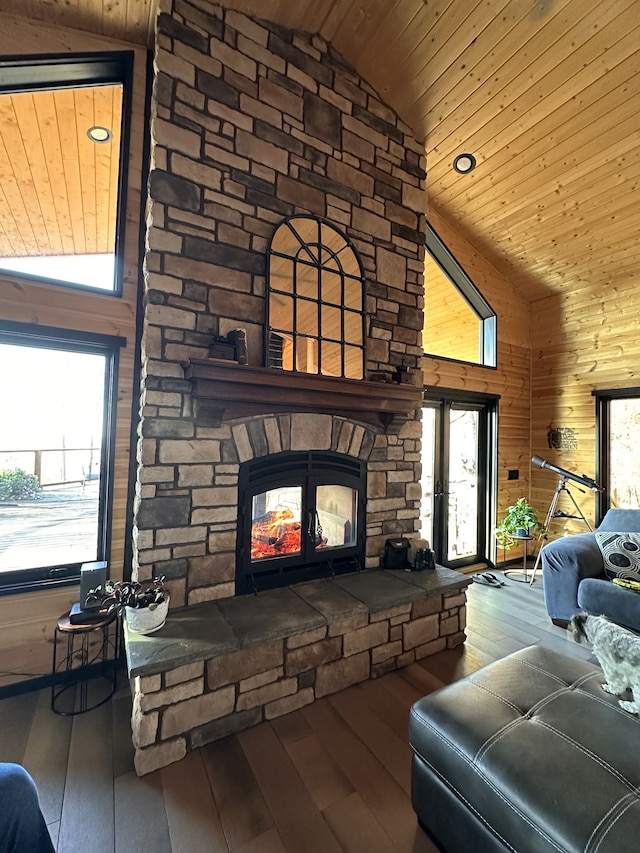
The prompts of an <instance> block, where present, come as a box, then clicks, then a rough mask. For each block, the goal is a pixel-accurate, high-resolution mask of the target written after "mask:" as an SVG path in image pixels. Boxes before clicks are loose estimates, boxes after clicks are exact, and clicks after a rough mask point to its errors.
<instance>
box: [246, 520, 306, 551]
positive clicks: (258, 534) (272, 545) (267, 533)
mask: <svg viewBox="0 0 640 853" xmlns="http://www.w3.org/2000/svg"><path fill="white" fill-rule="evenodd" d="M300 530H301V525H300V522H299V521H296V520H295V518H294V514H293V510H291V509H283V510H272V511H270V512H266V513H265V514H264V515H261V516H259V517H258V518H256V519H254V521H253V524H252V525H251V559H252V560H262V559H264V558H265V557H277V556H281V555H282V554H296V553H298V552H299V551H300V544H301V540H300V536H301V533H300Z"/></svg>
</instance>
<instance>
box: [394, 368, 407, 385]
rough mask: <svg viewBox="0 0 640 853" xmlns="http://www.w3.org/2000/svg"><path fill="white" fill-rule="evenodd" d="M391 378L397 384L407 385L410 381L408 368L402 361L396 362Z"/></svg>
mask: <svg viewBox="0 0 640 853" xmlns="http://www.w3.org/2000/svg"><path fill="white" fill-rule="evenodd" d="M393 379H394V381H395V382H397V383H398V384H399V385H407V384H408V383H409V382H411V377H410V376H409V368H408V367H407V365H406V364H404V362H403V363H402V364H397V365H396V369H395V372H394V374H393Z"/></svg>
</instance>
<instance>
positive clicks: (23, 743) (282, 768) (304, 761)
mask: <svg viewBox="0 0 640 853" xmlns="http://www.w3.org/2000/svg"><path fill="white" fill-rule="evenodd" d="M467 622H468V625H467V637H468V639H467V642H466V643H465V646H464V647H463V648H461V649H455V650H452V651H446V652H442V653H440V654H438V655H435V656H434V657H431V658H427V659H426V660H424V661H421V662H419V663H416V664H413V665H412V666H409V667H407V668H406V669H404V670H400V671H398V672H393V673H389V674H388V675H385V676H383V677H382V678H380V679H377V680H374V681H369V682H366V683H365V684H359V685H357V686H355V687H350V688H349V689H348V690H345V691H343V692H342V693H338V694H335V695H334V696H328V697H326V698H324V699H321V700H319V701H318V702H316V703H315V704H313V705H311V706H308V707H306V708H303V709H302V710H300V711H294V712H293V713H291V714H288V715H287V716H285V717H280V718H279V719H275V720H273V721H271V722H267V723H262V724H261V725H259V726H257V727H256V728H254V729H250V730H249V731H246V732H242V733H241V734H239V735H237V736H233V737H229V738H225V739H224V740H222V741H218V742H216V743H212V744H208V745H207V746H205V747H203V748H202V749H199V750H196V751H195V752H193V753H191V754H190V755H188V756H187V757H186V758H185V759H184V760H183V761H181V762H178V763H177V764H173V765H171V766H170V767H166V768H164V769H163V770H159V771H157V772H156V773H152V774H150V775H149V776H146V777H144V778H142V779H139V778H138V777H137V776H136V775H135V772H134V770H133V748H132V745H131V731H130V728H129V717H130V713H131V698H130V694H129V689H128V685H127V684H126V680H125V679H124V674H123V679H122V680H123V685H122V687H121V688H120V689H119V690H118V692H117V693H116V694H115V696H114V697H113V699H112V700H111V701H110V702H109V703H107V704H105V705H103V706H102V707H101V708H97V709H95V710H94V711H90V712H89V713H87V714H84V715H80V716H78V717H74V718H69V717H59V716H57V715H55V714H53V713H52V712H51V710H50V708H49V692H48V691H46V690H42V691H38V692H33V693H27V694H22V695H20V696H15V697H11V698H8V699H4V700H2V701H0V760H2V761H16V762H19V763H21V764H24V766H25V767H26V768H27V770H29V772H30V773H31V774H32V775H33V777H34V779H35V780H36V783H37V785H38V789H39V792H40V797H41V803H42V809H43V812H44V814H45V818H46V820H47V824H48V825H49V829H50V832H51V836H52V838H53V839H54V844H55V845H56V849H57V851H58V853H78V851H80V850H90V851H91V853H205V851H206V853H313V851H318V853H434V851H435V848H434V846H433V845H432V844H431V842H430V841H429V839H428V838H427V837H426V835H425V834H424V833H423V832H422V830H421V829H420V828H419V827H418V826H417V823H416V820H415V816H414V813H413V810H412V808H411V800H410V787H409V761H410V749H409V746H408V743H407V739H406V729H407V721H408V715H409V709H410V706H411V704H412V702H414V701H415V700H416V699H418V698H419V697H420V696H423V695H425V694H426V693H429V692H431V691H432V690H435V689H437V688H438V687H441V686H442V685H443V684H449V683H451V682H453V681H456V680H458V679H460V678H462V677H464V676H465V675H467V674H468V673H470V672H474V671H476V670H477V669H479V668H480V667H482V666H484V665H485V664H487V663H490V662H491V661H492V660H497V659H499V658H501V657H504V656H505V655H506V654H508V653H509V652H511V651H515V650H516V649H520V648H524V647H525V646H528V645H531V644H533V643H540V644H542V645H545V646H548V647H550V648H553V649H556V650H558V651H561V652H564V653H565V654H567V655H570V656H572V657H575V658H578V659H582V660H584V659H587V660H593V658H591V655H590V651H589V649H588V648H585V647H584V646H579V645H577V644H576V643H574V642H573V641H572V640H571V638H570V637H569V636H568V635H567V633H566V632H565V631H563V630H562V629H561V628H557V627H555V626H554V625H552V624H551V621H550V620H549V618H548V616H547V614H546V612H545V609H544V602H543V597H542V581H541V579H540V576H538V580H537V581H536V583H535V584H534V585H533V587H529V586H528V585H526V584H522V583H518V582H514V581H509V580H508V579H507V581H506V584H505V586H504V587H501V588H500V589H497V588H493V587H486V586H480V585H477V584H472V585H471V586H470V587H469V590H468V610H467ZM465 853H466V851H465Z"/></svg>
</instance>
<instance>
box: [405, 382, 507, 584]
mask: <svg viewBox="0 0 640 853" xmlns="http://www.w3.org/2000/svg"><path fill="white" fill-rule="evenodd" d="M494 420H495V403H494V402H493V401H489V400H487V401H486V402H481V401H478V402H472V401H469V402H467V401H463V400H456V399H452V398H440V399H433V400H426V401H425V404H424V407H423V410H422V512H421V522H422V524H421V535H422V536H423V537H424V538H425V539H428V540H429V542H430V543H431V547H432V548H433V550H434V551H435V556H436V562H437V563H439V564H440V565H443V566H449V567H450V568H460V567H462V566H466V565H471V564H473V563H479V562H489V553H488V547H489V537H488V533H487V531H488V525H489V518H490V511H489V510H490V506H491V503H490V495H491V483H492V478H491V476H490V472H491V471H492V470H493V459H494V451H493V447H494V446H495V442H494V440H493V437H492V436H493V433H494V430H493V423H494Z"/></svg>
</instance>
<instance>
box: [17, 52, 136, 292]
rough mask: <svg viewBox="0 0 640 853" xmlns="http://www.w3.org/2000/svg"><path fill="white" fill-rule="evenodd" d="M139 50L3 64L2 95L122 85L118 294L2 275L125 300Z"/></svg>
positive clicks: (52, 280)
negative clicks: (126, 244)
mask: <svg viewBox="0 0 640 853" xmlns="http://www.w3.org/2000/svg"><path fill="white" fill-rule="evenodd" d="M134 56H135V54H134V51H132V50H124V51H110V52H97V53H74V54H72V55H69V54H38V55H35V56H24V55H19V56H5V57H2V59H0V95H2V94H14V93H17V92H41V91H47V90H51V89H75V88H79V87H82V86H96V85H100V84H109V83H120V84H122V120H121V126H120V157H119V161H118V201H117V210H116V228H115V241H114V246H113V257H114V282H113V289H111V290H106V289H104V288H99V287H94V286H92V285H90V284H78V283H77V282H66V281H63V280H62V279H58V278H47V277H46V276H40V275H34V274H32V273H26V272H19V271H14V270H11V269H5V268H4V267H2V259H1V258H0V276H3V277H10V278H17V279H19V280H20V281H27V282H29V281H31V282H36V283H38V284H47V285H54V286H58V287H64V288H71V289H75V290H81V291H83V292H87V291H88V292H91V293H100V294H102V295H104V296H115V297H121V296H122V291H123V277H124V242H125V229H126V220H127V215H126V214H127V185H128V164H129V147H130V130H131V105H132V92H133V64H134Z"/></svg>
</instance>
